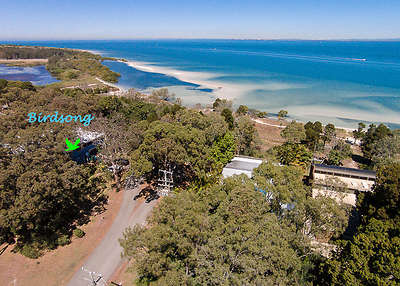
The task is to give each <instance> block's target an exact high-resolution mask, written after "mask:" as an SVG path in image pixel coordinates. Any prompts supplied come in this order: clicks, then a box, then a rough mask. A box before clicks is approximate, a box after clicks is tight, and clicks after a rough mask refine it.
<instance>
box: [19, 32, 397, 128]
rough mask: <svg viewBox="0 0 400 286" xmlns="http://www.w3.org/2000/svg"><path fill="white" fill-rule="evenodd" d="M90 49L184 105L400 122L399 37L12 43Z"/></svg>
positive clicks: (129, 78)
mask: <svg viewBox="0 0 400 286" xmlns="http://www.w3.org/2000/svg"><path fill="white" fill-rule="evenodd" d="M13 43H19V44H27V45H32V44H34V45H43V46H53V47H67V48H77V49H85V50H91V51H94V52H97V53H100V54H102V55H105V56H112V57H118V58H125V59H127V60H128V61H129V62H128V63H127V64H125V63H115V62H114V63H113V62H106V65H108V66H109V67H110V68H111V69H112V70H115V71H117V72H120V73H121V74H122V77H121V79H120V83H119V84H120V85H121V86H122V87H124V88H130V87H133V88H137V89H140V90H144V91H149V90H151V88H158V87H163V86H166V87H168V88H169V89H170V90H171V91H172V92H174V93H175V94H176V96H177V97H180V98H182V100H183V102H184V104H187V105H193V104H195V103H202V104H207V103H211V102H213V101H214V100H215V98H217V97H224V98H228V99H231V100H233V102H234V105H235V106H238V105H240V104H245V105H247V106H249V107H250V108H256V109H258V110H262V111H267V112H271V113H277V112H278V111H279V110H280V109H285V110H288V112H289V115H290V117H292V118H294V119H297V120H301V121H307V120H320V121H322V122H323V123H328V122H332V123H334V124H336V125H337V126H342V127H355V126H356V125H357V123H358V122H360V121H364V122H367V123H369V122H375V123H378V122H383V123H386V124H388V125H389V126H391V127H393V128H399V127H400V41H256V40H130V41H54V42H49V41H41V42H13Z"/></svg>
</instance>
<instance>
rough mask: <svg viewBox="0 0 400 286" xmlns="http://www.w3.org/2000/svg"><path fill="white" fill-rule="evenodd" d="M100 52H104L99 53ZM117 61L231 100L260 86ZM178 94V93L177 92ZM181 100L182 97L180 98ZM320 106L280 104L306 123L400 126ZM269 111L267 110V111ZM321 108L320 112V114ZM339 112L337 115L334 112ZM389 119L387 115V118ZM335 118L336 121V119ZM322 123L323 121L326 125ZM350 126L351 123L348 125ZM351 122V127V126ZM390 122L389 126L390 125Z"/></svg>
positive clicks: (207, 74)
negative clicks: (208, 90) (207, 90)
mask: <svg viewBox="0 0 400 286" xmlns="http://www.w3.org/2000/svg"><path fill="white" fill-rule="evenodd" d="M84 51H87V52H92V53H96V54H100V55H102V54H101V53H100V52H97V51H91V50H84ZM102 56H104V55H102ZM117 62H120V63H124V64H126V65H128V66H130V67H132V68H135V69H137V70H140V71H143V72H150V73H159V74H163V75H166V76H172V77H175V78H176V79H178V80H180V81H184V82H189V83H193V84H196V85H199V88H209V89H212V90H213V91H212V92H211V93H210V94H211V95H212V97H214V98H224V99H228V100H232V101H234V100H235V99H236V98H238V97H240V96H243V94H246V93H247V92H250V91H252V90H256V89H258V88H262V87H263V85H261V84H258V85H257V84H246V83H243V84H236V83H230V82H229V83H226V82H221V81H218V80H217V79H216V80H213V78H216V77H218V76H221V74H217V73H206V72H194V71H181V70H175V69H173V68H169V67H162V66H157V65H156V64H153V63H150V62H142V61H134V60H127V59H124V60H118V61H117ZM114 87H116V88H118V89H119V90H122V91H123V90H124V89H123V88H121V87H119V86H114ZM270 88H271V90H281V89H286V88H287V87H285V86H284V85H283V86H282V85H279V84H276V86H271V87H270ZM178 96H179V95H178ZM183 100H184V98H183ZM238 104H239V103H238ZM324 108H325V109H326V107H323V106H322V107H321V106H309V107H307V108H303V107H301V106H292V107H290V106H284V107H282V109H285V110H288V111H289V112H290V114H291V115H292V119H293V120H296V121H298V122H302V123H306V122H307V121H322V122H325V121H326V122H332V123H333V124H334V125H335V126H337V128H339V129H343V130H346V131H353V130H355V129H357V125H358V123H359V122H364V123H365V124H366V125H367V126H368V125H369V124H371V123H374V124H379V123H383V124H385V125H387V126H388V127H389V128H391V129H397V128H399V127H398V126H400V122H399V123H397V122H395V121H392V122H384V121H379V115H375V116H374V117H375V118H374V119H376V120H373V119H371V118H370V117H371V115H370V114H369V113H368V112H362V114H360V117H359V118H358V119H356V118H351V117H348V116H347V113H350V114H351V113H352V112H353V111H352V110H346V108H345V109H341V108H339V107H333V108H328V110H326V111H329V112H326V113H324ZM315 109H317V110H318V111H319V112H318V113H316V114H314V115H312V114H309V112H310V110H315ZM293 110H297V111H303V110H307V113H308V114H306V113H304V111H303V112H294V113H293ZM270 112H271V111H270ZM321 112H322V114H323V115H321ZM338 114H339V115H340V116H337V115H338ZM391 118H393V120H395V119H396V118H397V117H396V115H395V114H391ZM346 120H349V121H354V123H349V124H348V125H347V124H346V125H347V126H340V125H341V123H340V121H346ZM389 120H390V119H389ZM338 121H339V122H338ZM326 124H327V123H325V124H324V125H326ZM350 126H351V127H350ZM352 126H354V127H352ZM390 126H393V127H390Z"/></svg>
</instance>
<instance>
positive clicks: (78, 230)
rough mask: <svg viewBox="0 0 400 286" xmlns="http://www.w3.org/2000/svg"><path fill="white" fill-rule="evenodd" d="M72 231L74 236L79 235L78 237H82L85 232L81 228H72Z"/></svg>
mask: <svg viewBox="0 0 400 286" xmlns="http://www.w3.org/2000/svg"><path fill="white" fill-rule="evenodd" d="M73 233H74V235H75V236H76V237H79V238H82V237H84V236H85V232H84V231H83V230H81V229H80V228H77V229H74V231H73Z"/></svg>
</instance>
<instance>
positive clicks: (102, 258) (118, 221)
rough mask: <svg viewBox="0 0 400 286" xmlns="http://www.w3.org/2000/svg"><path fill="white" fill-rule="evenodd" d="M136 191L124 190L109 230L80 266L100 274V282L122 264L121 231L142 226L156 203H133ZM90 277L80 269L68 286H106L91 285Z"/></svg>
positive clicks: (141, 201)
mask: <svg viewBox="0 0 400 286" xmlns="http://www.w3.org/2000/svg"><path fill="white" fill-rule="evenodd" d="M138 191H139V189H138V188H136V189H134V190H132V191H128V190H124V198H123V202H122V205H121V208H120V210H119V212H118V215H117V217H116V218H115V220H114V222H113V224H112V225H111V228H110V230H109V231H108V232H107V234H106V235H105V236H104V238H103V240H102V241H101V243H100V244H99V246H97V248H96V249H95V250H94V251H93V252H92V253H91V254H90V256H89V258H88V259H87V260H86V261H85V263H84V264H83V265H82V266H83V267H84V268H85V269H87V270H88V271H93V272H96V273H98V274H101V275H102V277H103V279H104V280H102V281H108V279H110V278H111V277H112V275H113V273H114V272H115V271H116V270H117V269H118V268H119V267H120V266H121V264H122V262H123V259H122V258H121V253H122V247H121V246H120V245H119V242H118V239H119V238H121V237H122V233H123V231H124V230H125V229H126V228H127V227H128V226H133V225H135V224H143V223H144V222H145V221H146V218H147V217H148V216H149V214H150V212H151V210H152V209H153V207H154V205H155V204H156V201H152V202H151V203H148V204H146V203H145V202H144V201H143V200H140V201H134V200H133V196H134V195H136V194H137V193H138ZM98 274H94V275H93V277H95V279H98V277H99V275H98ZM90 277H91V276H90V274H89V273H88V272H87V271H83V270H82V269H81V268H80V269H79V270H78V271H77V272H76V273H75V274H74V276H73V277H72V279H71V280H70V282H69V283H68V286H87V285H101V286H102V285H108V284H105V283H102V281H99V282H98V283H97V284H91V283H90V282H89V281H88V279H90Z"/></svg>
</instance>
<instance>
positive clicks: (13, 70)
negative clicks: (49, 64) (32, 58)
mask: <svg viewBox="0 0 400 286" xmlns="http://www.w3.org/2000/svg"><path fill="white" fill-rule="evenodd" d="M0 78H3V79H6V80H18V81H30V82H31V83H32V84H34V85H47V84H51V83H54V82H57V81H58V80H57V79H56V78H54V77H52V76H51V74H50V73H49V72H48V71H47V69H46V67H45V66H33V67H16V66H7V65H3V64H0Z"/></svg>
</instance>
